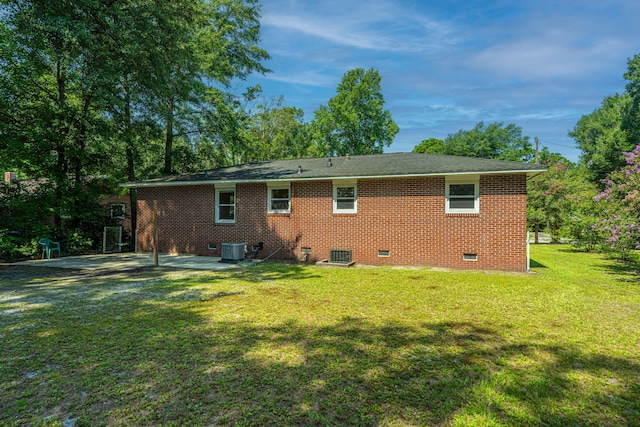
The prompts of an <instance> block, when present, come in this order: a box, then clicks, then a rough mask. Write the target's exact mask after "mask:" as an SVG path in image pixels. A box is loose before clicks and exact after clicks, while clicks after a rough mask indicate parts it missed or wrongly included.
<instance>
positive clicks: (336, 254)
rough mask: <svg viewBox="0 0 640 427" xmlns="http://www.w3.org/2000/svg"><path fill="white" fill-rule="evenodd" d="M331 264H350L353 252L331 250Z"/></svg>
mask: <svg viewBox="0 0 640 427" xmlns="http://www.w3.org/2000/svg"><path fill="white" fill-rule="evenodd" d="M329 262H333V263H337V264H349V263H350V262H351V251H350V250H343V249H331V251H330V253H329Z"/></svg>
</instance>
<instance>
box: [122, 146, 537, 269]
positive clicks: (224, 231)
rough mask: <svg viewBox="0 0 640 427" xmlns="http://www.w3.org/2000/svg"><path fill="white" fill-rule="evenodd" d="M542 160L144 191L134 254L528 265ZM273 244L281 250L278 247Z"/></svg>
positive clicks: (304, 174) (317, 173)
mask: <svg viewBox="0 0 640 427" xmlns="http://www.w3.org/2000/svg"><path fill="white" fill-rule="evenodd" d="M545 171H546V167H545V166H541V165H537V164H524V163H516V162H503V161H497V160H486V159H477V158H466V157H454V156H439V155H429V154H419V153H392V154H378V155H364V156H351V157H349V156H346V157H334V158H319V159H294V160H278V161H267V162H257V163H249V164H244V165H239V166H231V167H225V168H220V169H215V170H210V171H204V172H199V173H193V174H183V175H177V176H170V177H163V178H158V179H151V180H146V181H140V182H129V183H125V184H121V185H122V186H123V187H129V188H131V187H133V188H137V190H138V191H137V199H138V230H137V242H138V243H137V245H138V250H141V251H149V250H152V216H153V213H155V216H156V218H157V219H156V226H157V232H158V237H159V239H158V249H159V250H160V251H161V252H169V253H190V254H199V255H216V256H220V250H221V246H222V243H225V242H241V243H242V242H243V243H247V244H248V245H249V246H250V245H257V244H258V243H259V242H263V244H264V249H263V250H262V251H260V253H259V255H258V258H260V257H266V256H269V255H271V254H274V253H275V254H274V256H273V257H274V258H281V259H292V258H295V259H298V260H305V261H318V260H323V259H331V258H335V260H340V261H344V260H345V259H347V258H348V257H349V255H350V257H351V259H352V260H353V261H355V262H358V263H360V264H369V265H426V266H433V267H449V268H457V269H498V270H510V271H525V270H526V269H527V261H528V260H527V221H526V201H527V195H526V181H527V179H528V178H530V177H532V176H535V175H537V174H540V173H543V172H545ZM276 251H277V252H276Z"/></svg>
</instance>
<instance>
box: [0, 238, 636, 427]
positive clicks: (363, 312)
mask: <svg viewBox="0 0 640 427" xmlns="http://www.w3.org/2000/svg"><path fill="white" fill-rule="evenodd" d="M532 257H533V260H534V262H533V267H534V271H535V272H536V273H537V274H508V273H495V272H491V273H487V272H452V271H440V270H430V269H391V268H357V269H328V268H327V269H319V268H315V267H300V266H287V265H282V264H263V265H261V266H258V267H254V268H251V269H247V270H243V271H238V272H222V273H221V272H216V273H203V272H186V273H185V272H177V271H171V270H166V269H149V270H142V271H139V272H136V273H129V274H111V275H97V276H95V275H87V274H80V273H77V272H76V273H74V272H72V273H70V272H64V271H62V272H60V271H59V272H57V273H55V275H54V276H51V275H50V274H48V273H49V272H46V270H44V271H45V272H46V273H45V272H42V270H35V269H34V271H36V274H37V273H38V271H40V277H38V276H32V275H29V274H27V272H26V270H24V271H22V272H18V271H16V270H15V267H9V268H7V267H5V268H2V267H0V344H1V348H0V425H3V426H14V425H15V426H17V425H35V426H45V425H46V426H49V425H52V426H53V425H57V426H61V425H64V426H65V427H70V426H75V427H79V426H99V425H105V426H117V425H126V426H129V425H134V426H135V425H149V426H151V425H153V426H155V425H165V426H170V425H175V426H177V425H207V426H211V425H230V426H286V425H295V426H298V425H308V426H343V425H362V426H430V425H445V426H512V425H513V426H521V425H544V426H552V425H556V426H589V425H591V426H602V425H604V426H606V425H610V426H622V425H636V426H638V425H640V273H639V269H640V267H639V266H638V265H622V264H619V263H616V262H614V261H610V260H608V259H606V258H605V257H603V256H600V255H596V254H585V253H579V252H574V251H573V250H571V248H569V247H566V246H544V245H540V246H534V247H532Z"/></svg>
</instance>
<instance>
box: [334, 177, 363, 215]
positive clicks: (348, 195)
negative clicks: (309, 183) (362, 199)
mask: <svg viewBox="0 0 640 427" xmlns="http://www.w3.org/2000/svg"><path fill="white" fill-rule="evenodd" d="M356 212H358V186H357V182H356V181H355V180H339V181H333V213H356Z"/></svg>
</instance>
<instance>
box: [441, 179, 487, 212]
mask: <svg viewBox="0 0 640 427" xmlns="http://www.w3.org/2000/svg"><path fill="white" fill-rule="evenodd" d="M445 192H446V199H447V201H446V203H447V205H446V210H445V211H446V213H478V212H480V180H479V179H478V178H475V179H473V178H471V179H464V180H463V179H459V178H456V179H448V180H447V182H446V190H445Z"/></svg>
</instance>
